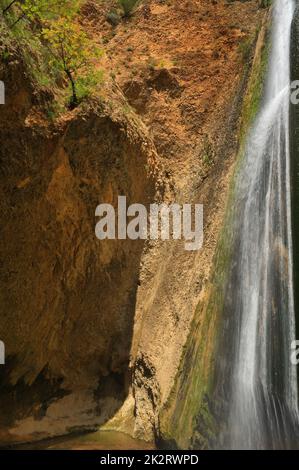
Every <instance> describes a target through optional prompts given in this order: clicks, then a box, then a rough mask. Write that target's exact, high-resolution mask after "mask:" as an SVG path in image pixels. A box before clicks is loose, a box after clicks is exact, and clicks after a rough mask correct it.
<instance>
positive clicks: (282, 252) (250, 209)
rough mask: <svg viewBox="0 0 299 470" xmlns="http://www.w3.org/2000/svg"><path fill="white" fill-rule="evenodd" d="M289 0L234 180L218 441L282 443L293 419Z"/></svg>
mask: <svg viewBox="0 0 299 470" xmlns="http://www.w3.org/2000/svg"><path fill="white" fill-rule="evenodd" d="M294 8H295V5H294V1H293V0H276V2H275V4H274V9H273V33H272V44H271V53H270V59H269V61H270V62H269V70H268V74H267V79H266V89H265V98H264V102H263V105H262V109H261V111H260V113H259V115H258V116H257V118H256V120H255V123H254V125H253V128H252V130H251V132H250V135H249V137H248V141H247V145H246V151H245V156H244V161H243V165H242V168H241V170H240V175H239V179H238V182H237V188H236V194H237V204H238V206H239V207H240V209H241V210H240V214H241V219H239V223H240V225H239V228H238V231H239V233H238V242H237V244H236V252H237V254H236V253H235V260H236V263H235V264H236V265H235V267H234V269H235V273H234V278H235V279H236V280H237V285H235V284H234V285H233V282H232V281H231V284H230V288H229V291H228V296H230V298H231V300H230V309H231V315H232V316H233V317H234V328H233V331H234V335H235V338H234V346H233V363H232V369H231V379H230V403H229V415H228V423H227V424H228V425H227V434H228V437H227V438H226V447H229V448H235V449H246V448H249V449H255V448H256V449H259V448H260V449H263V448H270V449H271V448H288V447H290V446H291V443H290V441H291V440H292V436H291V434H292V429H293V428H294V426H296V425H297V421H298V418H297V416H298V408H297V403H298V397H297V375H296V367H295V366H293V365H292V364H291V362H290V348H291V342H292V340H294V339H295V314H294V301H293V275H292V237H291V202H290V200H291V196H290V151H289V84H290V34H291V23H292V18H293V14H294Z"/></svg>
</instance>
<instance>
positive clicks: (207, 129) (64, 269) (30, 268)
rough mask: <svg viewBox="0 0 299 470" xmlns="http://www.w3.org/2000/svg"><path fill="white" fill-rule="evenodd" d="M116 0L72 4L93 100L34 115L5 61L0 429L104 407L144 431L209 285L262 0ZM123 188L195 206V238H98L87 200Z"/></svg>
mask: <svg viewBox="0 0 299 470" xmlns="http://www.w3.org/2000/svg"><path fill="white" fill-rule="evenodd" d="M114 6H115V5H114V3H113V2H108V1H107V2H105V3H104V4H103V3H101V2H98V1H88V2H86V5H85V7H84V8H83V10H82V21H83V22H84V24H85V26H86V28H88V29H89V31H91V32H92V33H93V34H94V36H95V37H96V38H97V39H98V41H99V42H102V43H103V44H104V45H105V51H106V52H105V56H104V58H103V59H102V66H103V67H104V68H105V70H106V78H107V83H106V85H105V87H106V88H107V91H105V99H104V101H103V103H102V105H101V106H99V105H94V107H93V106H91V107H90V108H88V109H85V108H83V109H81V110H79V111H75V112H72V113H69V114H68V115H67V116H65V117H64V119H63V120H62V121H61V122H60V123H57V125H56V126H54V127H53V126H52V125H51V126H45V125H44V123H43V122H37V121H36V120H34V119H32V107H35V108H36V106H37V105H36V96H35V95H36V93H35V92H34V90H32V89H31V88H30V86H29V85H28V84H27V82H28V80H27V79H26V76H25V75H24V64H19V65H16V64H12V63H11V64H8V67H7V66H6V65H7V64H6V65H5V67H4V66H3V67H2V69H1V77H0V78H1V79H2V80H6V79H7V81H8V82H10V83H14V88H12V89H11V90H8V99H7V104H6V106H5V107H4V108H1V109H0V112H1V114H2V116H1V123H2V124H1V128H0V132H1V142H3V145H2V146H1V224H2V226H3V235H2V236H1V246H0V249H1V259H2V264H1V269H0V276H1V309H2V312H1V320H0V338H1V339H2V340H4V341H5V343H6V347H7V358H8V363H7V366H6V367H5V369H3V371H1V390H0V398H1V402H2V403H4V404H5V405H2V406H1V410H0V416H1V427H2V431H1V441H8V440H24V439H33V438H40V437H44V436H47V435H49V434H61V433H64V432H70V431H72V430H75V429H78V427H80V428H82V427H84V426H89V427H90V426H94V425H95V424H103V423H105V422H107V421H109V419H110V418H112V416H114V415H115V416H114V419H112V421H109V423H108V425H106V426H107V427H111V428H116V429H119V430H124V431H126V432H129V433H132V434H134V435H135V436H138V437H140V438H143V439H147V440H150V439H153V438H154V437H155V436H157V434H158V432H159V411H160V409H161V407H162V406H163V405H164V404H165V402H166V401H167V398H168V396H169V393H170V391H171V388H172V386H173V383H174V378H175V374H176V372H177V369H178V366H179V363H180V359H181V356H182V352H183V347H184V344H185V342H186V339H187V336H188V331H189V328H190V323H191V320H192V317H193V315H194V310H195V307H196V305H197V303H198V301H199V299H200V298H204V297H205V286H206V283H207V281H208V279H209V275H210V269H211V265H212V259H213V255H214V251H215V246H216V241H217V238H218V235H219V230H220V227H221V223H222V220H223V214H224V210H225V203H226V198H227V193H228V186H229V180H230V176H231V173H232V169H233V163H234V157H235V155H236V149H237V136H238V120H239V112H240V104H241V101H242V94H243V91H244V89H245V85H246V77H247V72H248V71H249V68H250V67H249V64H250V60H251V58H252V47H251V46H252V45H253V44H254V41H255V38H256V32H257V29H258V27H259V24H260V21H261V17H262V15H263V10H261V9H259V7H258V1H255V0H252V1H247V2H227V1H222V0H218V1H214V0H213V1H207V0H201V1H199V0H198V1H196V0H169V1H165V2H164V1H162V0H161V1H158V0H148V1H145V2H142V3H141V4H140V6H139V7H138V8H137V10H136V12H135V13H134V15H133V16H132V17H131V18H129V19H127V20H121V21H120V22H119V23H118V25H116V26H111V25H110V24H109V23H108V22H107V14H108V13H109V12H110V11H111V9H112V8H113V7H114ZM14 67H15V69H14ZM18 67H19V69H18ZM7 74H10V76H9V75H7ZM16 77H19V78H18V79H17V78H16ZM108 77H109V79H108ZM113 82H115V83H114V85H111V83H113ZM111 86H112V88H113V90H112V91H111ZM33 114H34V113H33ZM4 123H5V124H4ZM162 168H163V170H162ZM162 188H163V190H162ZM120 194H126V195H127V197H128V199H129V202H139V203H148V202H149V201H153V200H155V199H156V198H157V197H164V198H165V199H166V200H168V201H169V200H175V201H176V202H178V203H184V202H187V203H194V202H196V203H203V204H204V212H205V229H204V231H205V240H204V248H203V249H202V250H201V251H199V252H187V251H185V250H184V245H183V243H182V242H181V241H177V242H163V243H162V242H150V243H146V244H145V245H143V244H142V243H138V242H134V241H131V242H130V241H126V242H121V241H116V242H107V243H103V244H100V243H99V242H98V241H97V240H96V239H95V237H94V223H95V219H94V210H95V207H96V206H97V204H98V203H99V202H113V203H116V200H117V196H118V195H120ZM122 405H123V406H122ZM8 431H9V432H8Z"/></svg>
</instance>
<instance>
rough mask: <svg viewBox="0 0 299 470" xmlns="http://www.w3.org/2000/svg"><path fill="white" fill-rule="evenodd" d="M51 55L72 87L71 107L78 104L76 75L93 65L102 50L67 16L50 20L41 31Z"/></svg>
mask: <svg viewBox="0 0 299 470" xmlns="http://www.w3.org/2000/svg"><path fill="white" fill-rule="evenodd" d="M42 34H43V37H44V39H45V40H46V41H47V43H48V45H49V48H50V50H51V53H52V55H53V63H56V64H57V65H58V67H59V68H61V69H62V70H63V72H64V73H65V75H66V77H67V79H68V80H69V83H70V85H71V89H72V98H71V103H70V105H71V107H72V108H74V107H75V106H77V105H78V96H77V90H76V77H77V76H78V73H79V72H80V71H85V72H86V71H88V69H90V68H91V67H94V63H95V61H96V59H98V58H99V57H100V56H101V55H102V51H101V50H100V49H99V48H98V47H96V46H95V44H93V42H92V41H91V40H90V39H89V37H88V36H87V34H86V33H85V31H83V29H82V28H81V26H80V25H79V24H78V23H76V22H74V21H73V20H72V19H70V18H67V17H60V18H58V19H57V20H56V21H51V22H49V24H48V27H46V28H43V31H42Z"/></svg>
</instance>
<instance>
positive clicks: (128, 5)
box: [118, 0, 138, 17]
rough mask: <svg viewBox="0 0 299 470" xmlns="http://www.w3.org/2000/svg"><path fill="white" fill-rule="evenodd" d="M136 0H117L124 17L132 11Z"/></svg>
mask: <svg viewBox="0 0 299 470" xmlns="http://www.w3.org/2000/svg"><path fill="white" fill-rule="evenodd" d="M137 2H138V0H118V3H119V4H120V6H121V7H122V9H123V11H124V15H125V16H126V17H128V16H131V14H132V11H133V9H134V7H135V5H136V3H137Z"/></svg>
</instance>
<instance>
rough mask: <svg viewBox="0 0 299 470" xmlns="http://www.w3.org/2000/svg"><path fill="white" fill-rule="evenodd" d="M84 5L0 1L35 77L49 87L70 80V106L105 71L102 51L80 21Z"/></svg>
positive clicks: (77, 0)
mask: <svg viewBox="0 0 299 470" xmlns="http://www.w3.org/2000/svg"><path fill="white" fill-rule="evenodd" d="M81 5H82V0H24V1H19V0H14V1H9V0H7V1H5V2H4V1H1V7H2V12H3V16H4V19H5V22H6V24H7V27H8V28H9V30H10V33H11V35H12V36H13V37H14V38H15V39H17V41H18V42H19V44H20V45H21V47H22V49H23V51H24V55H25V59H26V62H27V59H28V64H29V65H32V67H31V69H32V71H33V75H34V78H36V79H37V82H38V83H39V84H41V85H43V86H48V87H49V88H50V87H51V88H55V86H57V84H59V85H61V84H64V83H65V84H67V83H68V85H69V86H68V90H69V91H70V98H68V100H69V105H70V107H71V108H73V107H75V106H77V105H78V104H79V102H80V101H81V100H82V99H83V98H85V97H86V96H88V95H89V94H91V93H92V91H93V89H94V87H95V86H96V85H97V84H100V83H101V81H102V75H103V73H102V71H99V70H98V68H97V61H98V59H99V58H100V56H101V54H102V51H101V49H100V48H99V47H98V46H97V45H96V44H95V42H94V41H93V39H92V38H91V37H90V36H89V35H88V34H87V33H86V31H84V29H83V28H82V26H81V24H80V21H79V12H80V7H81ZM41 55H42V57H41ZM36 57H38V59H39V60H36V61H35V60H34V59H36ZM32 58H33V62H35V63H33V64H31V62H32ZM40 59H41V60H40ZM68 94H69V92H68Z"/></svg>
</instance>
